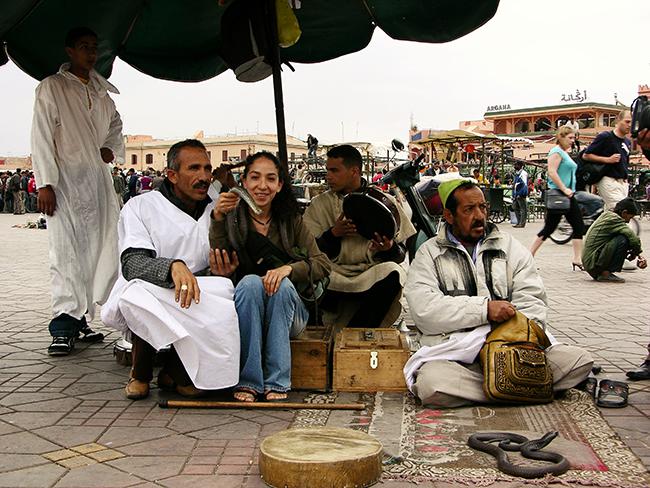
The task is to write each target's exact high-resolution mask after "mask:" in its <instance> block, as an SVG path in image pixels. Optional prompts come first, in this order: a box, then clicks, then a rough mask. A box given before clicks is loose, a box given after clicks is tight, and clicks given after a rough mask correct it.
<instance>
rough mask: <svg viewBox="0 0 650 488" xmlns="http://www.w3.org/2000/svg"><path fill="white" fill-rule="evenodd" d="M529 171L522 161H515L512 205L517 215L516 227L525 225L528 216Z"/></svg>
mask: <svg viewBox="0 0 650 488" xmlns="http://www.w3.org/2000/svg"><path fill="white" fill-rule="evenodd" d="M527 197H528V173H527V172H526V170H525V169H524V164H523V163H522V162H521V161H517V162H515V177H514V182H513V186H512V206H513V210H514V212H515V215H516V216H517V223H516V224H515V227H525V226H526V219H527V218H528V207H527V206H528V203H527V201H526V199H527Z"/></svg>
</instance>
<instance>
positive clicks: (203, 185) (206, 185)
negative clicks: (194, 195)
mask: <svg viewBox="0 0 650 488" xmlns="http://www.w3.org/2000/svg"><path fill="white" fill-rule="evenodd" d="M192 188H194V189H196V190H198V189H200V188H210V184H209V183H208V182H207V181H199V182H198V183H194V185H193V186H192Z"/></svg>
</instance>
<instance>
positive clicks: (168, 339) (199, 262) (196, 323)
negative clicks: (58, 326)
mask: <svg viewBox="0 0 650 488" xmlns="http://www.w3.org/2000/svg"><path fill="white" fill-rule="evenodd" d="M213 207H214V204H213V203H211V204H210V205H208V206H207V207H206V209H205V211H204V213H203V215H202V216H201V218H199V220H198V221H196V220H194V219H193V218H192V217H190V216H189V215H187V214H186V213H185V212H183V211H182V210H180V209H179V208H178V207H176V206H175V205H173V204H172V203H171V202H170V201H169V200H167V199H166V198H165V197H164V196H163V195H162V194H161V193H160V192H157V191H152V192H149V193H146V194H144V195H140V196H138V197H136V198H132V199H131V200H129V201H128V202H127V204H126V205H125V206H124V208H123V209H122V213H121V214H120V222H119V227H118V231H119V238H120V253H122V252H124V251H125V250H126V249H129V248H138V249H150V250H153V251H155V253H156V256H157V257H165V258H171V259H179V260H182V261H183V262H184V263H185V264H186V265H187V267H188V268H189V269H190V271H192V272H193V273H198V272H199V271H202V270H204V269H206V268H207V267H208V264H209V262H208V256H209V250H210V245H209V242H208V229H209V225H210V212H211V211H212V208H213ZM197 281H198V284H199V288H200V290H201V298H200V303H198V304H197V303H192V305H191V306H190V307H189V308H186V309H184V308H181V307H180V305H179V304H178V303H177V302H176V301H175V297H174V289H173V288H171V289H170V288H163V287H160V286H156V285H154V284H152V283H149V282H146V281H143V280H139V279H134V280H131V281H126V280H125V279H124V277H123V276H122V275H121V273H120V277H119V279H118V280H117V283H115V286H114V287H113V290H112V291H111V296H110V298H109V300H108V302H107V303H106V305H105V306H104V307H102V321H103V322H104V323H105V324H106V325H108V326H110V327H113V328H115V329H118V330H120V331H122V332H125V331H126V330H127V329H129V330H131V331H133V333H135V334H136V335H138V336H139V337H141V338H142V339H144V340H145V341H147V342H148V343H149V344H151V345H152V346H153V347H155V348H156V349H160V348H162V347H164V346H168V345H173V346H174V348H175V349H176V351H177V352H178V356H179V357H180V359H181V361H182V363H183V365H184V366H185V369H186V371H187V374H188V375H189V377H190V379H191V380H192V382H193V383H194V386H196V387H197V388H201V389H205V390H217V389H221V388H227V387H230V386H234V385H236V384H237V382H238V380H239V323H238V321H237V313H236V312H235V302H234V299H233V297H234V287H233V284H232V282H231V281H230V280H229V279H227V278H221V277H217V276H198V277H197Z"/></svg>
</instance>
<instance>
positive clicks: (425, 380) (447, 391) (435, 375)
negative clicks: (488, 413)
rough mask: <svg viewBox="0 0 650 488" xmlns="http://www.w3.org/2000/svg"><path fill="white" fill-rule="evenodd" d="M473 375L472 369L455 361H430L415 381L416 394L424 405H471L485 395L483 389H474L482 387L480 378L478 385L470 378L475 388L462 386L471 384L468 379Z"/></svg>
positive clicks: (452, 406) (444, 406)
mask: <svg viewBox="0 0 650 488" xmlns="http://www.w3.org/2000/svg"><path fill="white" fill-rule="evenodd" d="M461 368H462V369H461ZM461 376H462V377H461ZM471 376H474V375H473V373H472V372H471V371H469V370H467V368H465V367H464V366H462V365H460V364H458V363H456V362H455V361H445V360H437V361H429V362H428V363H426V364H424V365H423V366H422V367H421V368H420V371H419V372H418V376H417V379H416V382H415V391H416V395H417V396H418V398H419V399H420V400H421V401H422V404H423V405H430V406H434V407H439V408H454V407H461V406H464V405H471V404H472V403H474V402H476V401H481V398H482V397H483V394H482V392H481V391H472V390H476V389H477V388H478V390H480V389H481V386H480V385H481V380H480V378H479V379H478V380H477V381H476V385H474V384H473V383H474V381H471V380H470V383H472V385H471V386H473V388H461V386H463V385H465V386H469V385H467V380H468V377H471ZM461 390H463V391H461ZM466 396H467V397H469V398H466Z"/></svg>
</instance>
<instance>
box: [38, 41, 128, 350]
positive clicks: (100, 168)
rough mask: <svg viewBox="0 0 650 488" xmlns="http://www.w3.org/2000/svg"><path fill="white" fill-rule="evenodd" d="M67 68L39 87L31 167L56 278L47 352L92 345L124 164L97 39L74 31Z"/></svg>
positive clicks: (110, 271) (113, 263)
mask: <svg viewBox="0 0 650 488" xmlns="http://www.w3.org/2000/svg"><path fill="white" fill-rule="evenodd" d="M65 50H66V53H67V54H68V56H69V58H70V63H66V64H64V65H62V66H61V68H60V70H59V72H58V73H57V74H55V75H52V76H49V77H47V78H46V79H45V80H43V81H42V82H41V83H40V84H39V85H38V87H37V88H36V101H35V104H34V120H33V125H32V162H33V165H34V175H35V178H36V185H37V187H38V209H39V211H40V212H43V213H45V214H47V216H48V222H47V228H48V233H49V247H50V274H51V279H52V316H53V319H52V321H51V322H50V326H49V329H50V334H51V335H52V337H53V340H52V344H51V345H50V347H49V348H48V353H49V354H50V355H53V356H63V355H67V354H70V352H71V351H72V349H73V347H74V341H75V339H76V338H77V337H79V336H81V337H80V340H86V341H89V342H97V341H101V340H102V339H103V338H104V336H103V334H101V333H95V332H93V331H92V330H91V329H90V328H89V327H88V324H87V323H86V318H85V315H88V317H89V318H90V319H91V320H92V317H93V314H94V308H95V304H96V303H100V304H101V303H103V302H104V301H105V300H106V298H107V297H108V294H109V292H110V289H111V286H113V283H114V282H115V279H116V277H117V268H118V263H117V218H118V213H119V206H118V203H117V200H116V199H115V196H114V190H113V181H112V178H111V174H110V168H109V167H108V165H107V164H106V163H110V162H112V161H116V162H123V161H124V141H123V139H122V121H121V119H120V115H119V113H118V112H117V110H116V109H115V104H114V103H113V101H112V100H111V98H110V97H109V96H108V92H109V91H110V92H113V93H119V92H118V91H117V89H116V88H115V87H114V86H113V85H111V84H110V83H109V82H108V81H106V79H104V78H103V77H102V76H101V75H100V74H98V73H97V72H96V71H95V70H94V69H93V66H94V65H95V62H96V60H97V35H96V34H95V33H94V32H93V31H91V30H90V29H87V28H76V29H72V30H71V31H70V32H69V33H68V35H67V36H66V42H65Z"/></svg>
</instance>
